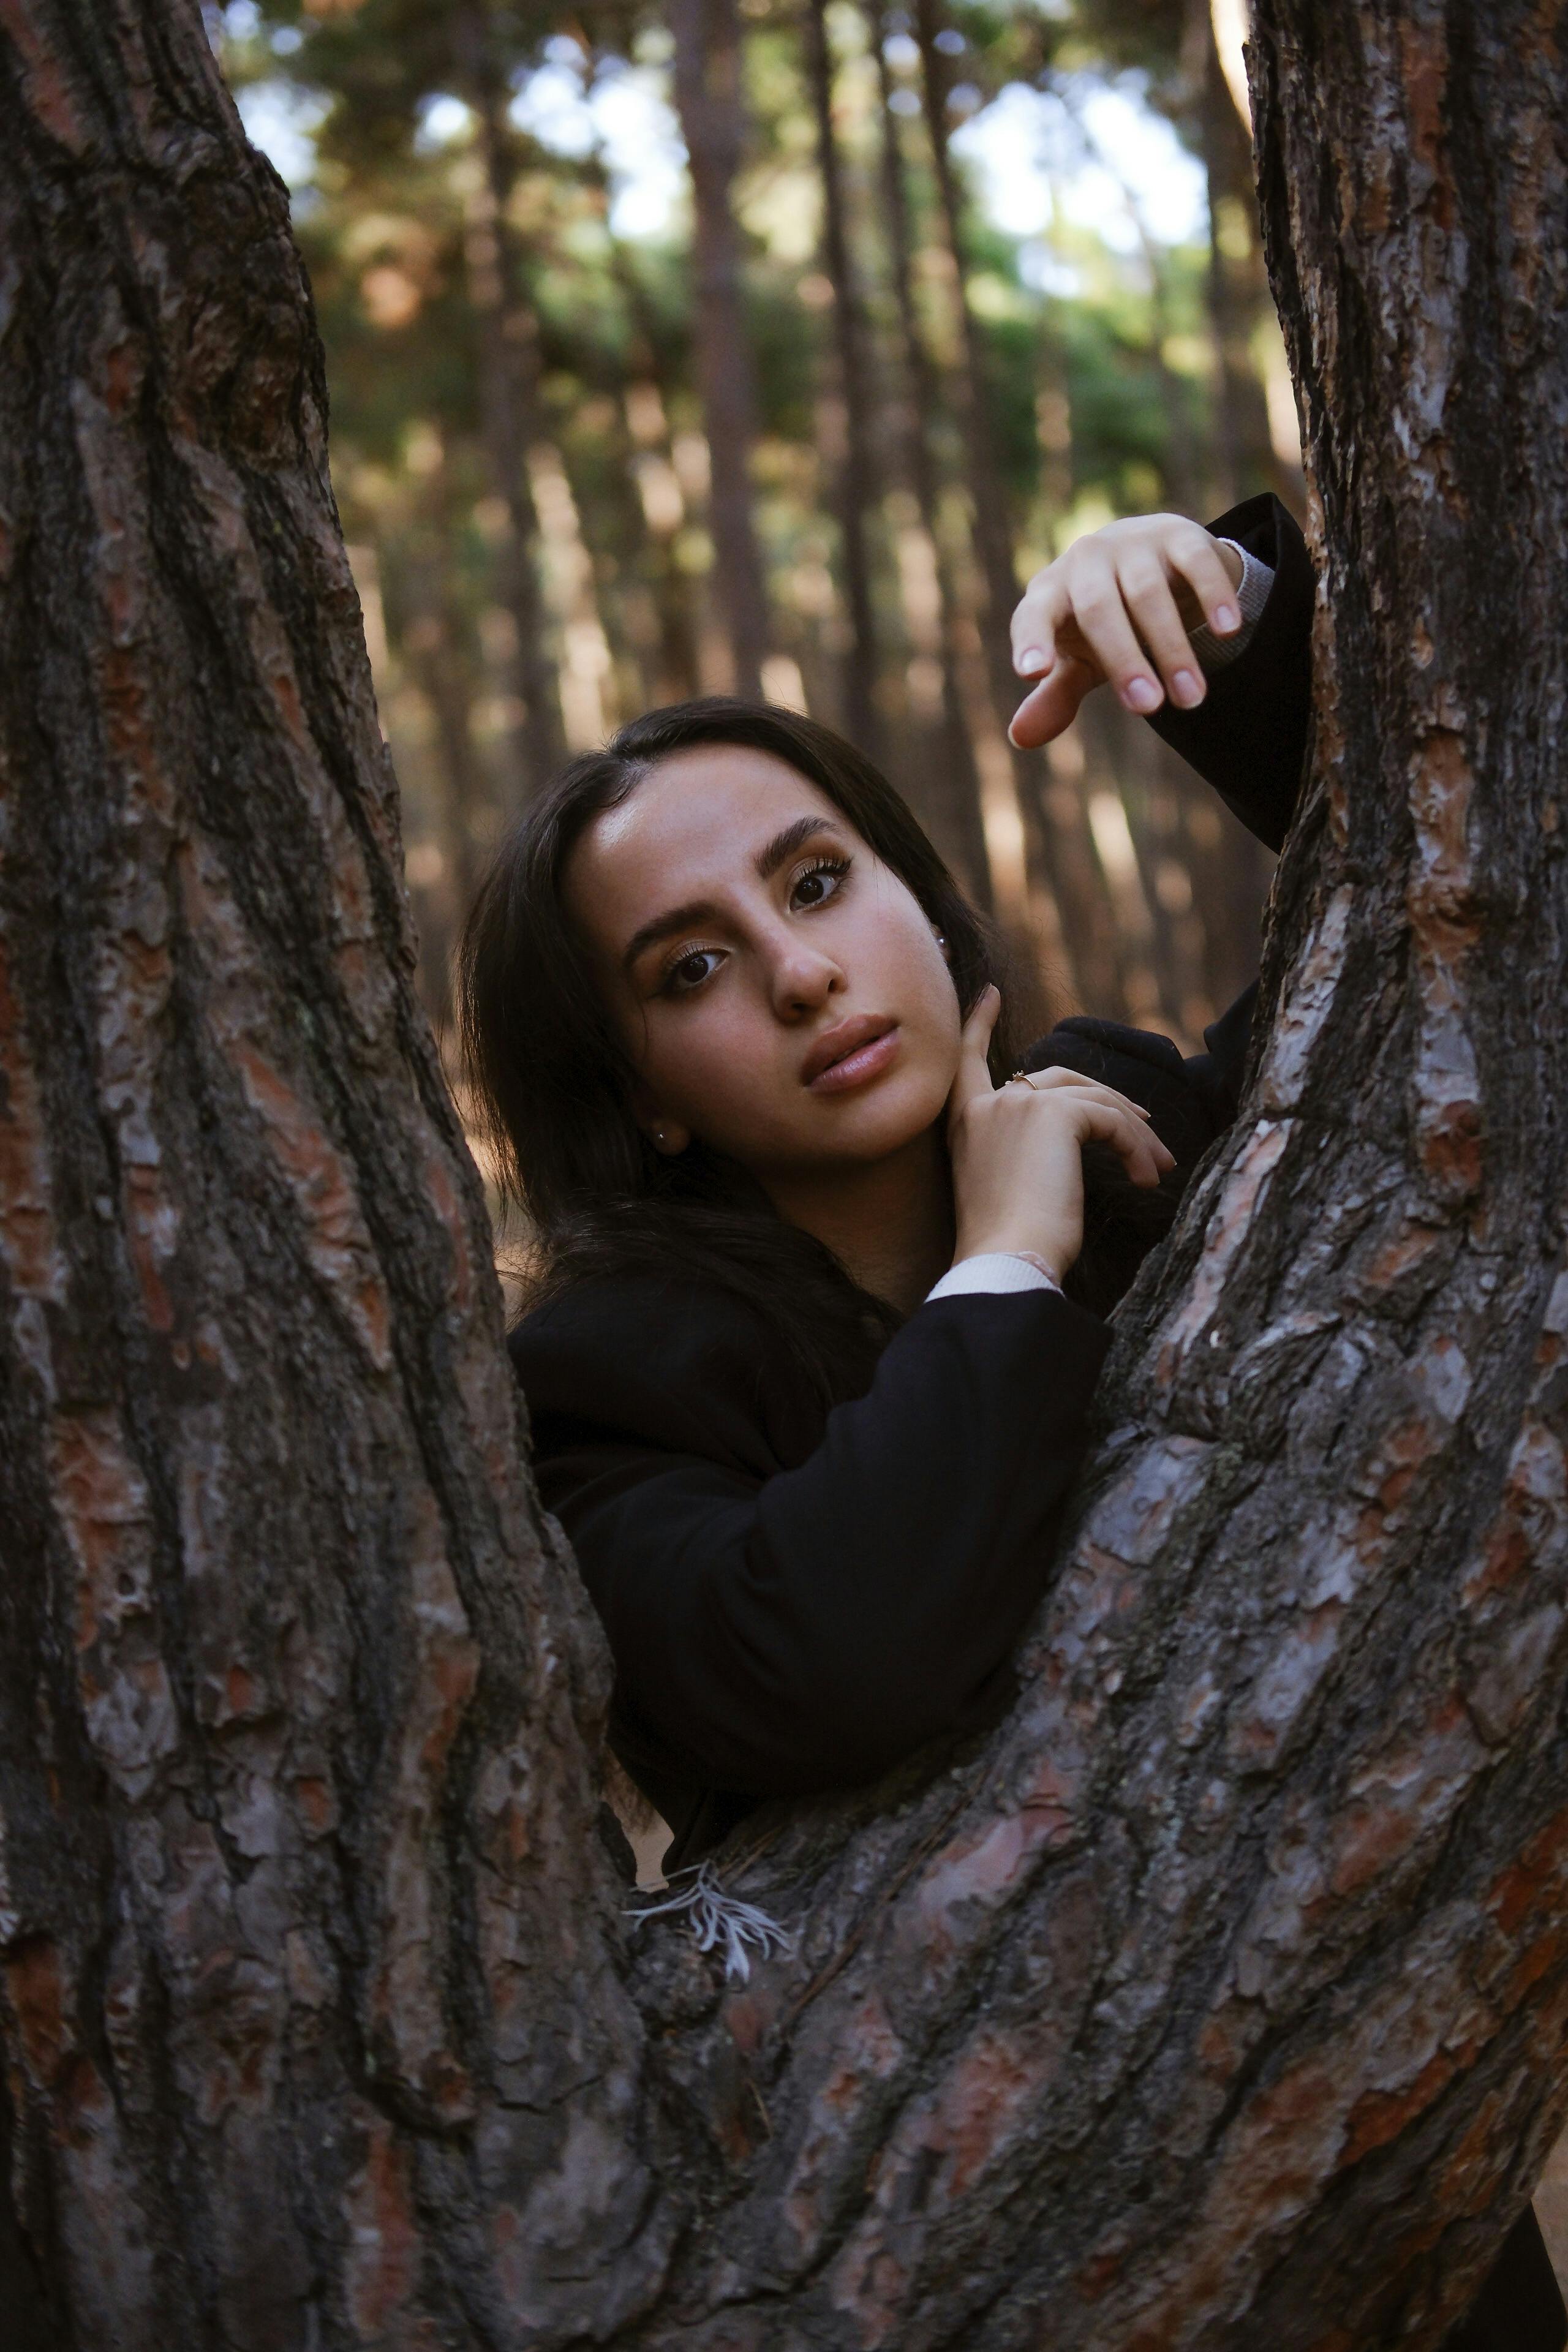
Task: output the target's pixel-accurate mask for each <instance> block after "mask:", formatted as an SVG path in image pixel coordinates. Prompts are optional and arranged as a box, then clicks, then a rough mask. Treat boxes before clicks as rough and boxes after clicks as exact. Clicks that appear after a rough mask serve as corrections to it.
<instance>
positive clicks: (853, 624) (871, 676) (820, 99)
mask: <svg viewBox="0 0 1568 2352" xmlns="http://www.w3.org/2000/svg"><path fill="white" fill-rule="evenodd" d="M805 54H806V66H807V73H808V78H809V79H810V82H811V94H812V101H813V104H814V106H815V109H816V152H817V165H818V169H819V171H820V173H821V176H822V248H823V263H824V267H825V268H826V272H827V278H828V281H829V283H830V284H831V286H832V288H833V342H834V354H835V358H836V361H837V392H838V399H839V403H840V404H841V409H842V415H843V448H842V452H841V454H840V457H839V461H838V467H837V479H836V482H835V485H834V488H835V498H834V505H835V508H836V510H837V520H838V541H839V548H840V552H841V558H842V562H843V567H844V601H845V604H846V605H847V610H848V622H849V647H848V651H847V655H846V656H845V662H844V717H845V727H846V731H847V734H848V735H849V737H850V739H851V740H853V741H854V742H857V743H858V744H859V745H860V747H861V749H862V750H863V751H866V752H868V754H869V755H870V757H871V758H872V759H874V760H879V759H880V757H881V732H882V730H881V721H880V719H879V713H878V709H877V667H878V665H877V621H876V614H875V611H874V609H873V606H872V602H871V557H870V549H869V546H868V538H867V529H866V525H867V520H868V517H869V516H870V515H871V514H872V513H873V512H874V510H875V508H876V503H877V472H878V468H877V463H876V458H875V457H874V455H873V452H872V446H871V391H870V384H869V382H868V374H867V354H866V317H865V309H864V305H863V304H862V301H861V299H860V285H859V273H858V270H857V269H856V268H855V263H854V258H853V256H852V254H851V251H850V245H849V222H848V215H847V205H846V204H845V197H844V172H843V166H842V163H841V162H840V160H839V154H838V137H837V131H836V130H835V128H834V122H833V53H832V49H831V47H830V46H829V43H828V37H827V0H809V5H808V6H807V8H806V12H805Z"/></svg>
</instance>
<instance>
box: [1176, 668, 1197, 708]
mask: <svg viewBox="0 0 1568 2352" xmlns="http://www.w3.org/2000/svg"><path fill="white" fill-rule="evenodd" d="M1203 698H1204V682H1203V680H1202V678H1201V677H1196V676H1194V673H1193V671H1191V670H1190V669H1179V670H1178V671H1177V672H1176V674H1175V676H1174V677H1173V678H1172V680H1171V699H1172V701H1173V702H1178V703H1180V705H1181V707H1182V709H1184V710H1190V709H1192V708H1193V705H1194V703H1195V702H1201V701H1202V700H1203Z"/></svg>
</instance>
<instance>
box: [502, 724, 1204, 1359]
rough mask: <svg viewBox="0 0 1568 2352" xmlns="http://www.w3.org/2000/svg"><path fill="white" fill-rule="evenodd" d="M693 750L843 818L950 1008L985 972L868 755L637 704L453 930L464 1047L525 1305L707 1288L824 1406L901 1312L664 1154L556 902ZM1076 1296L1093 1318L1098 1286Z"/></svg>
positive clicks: (729, 1174)
mask: <svg viewBox="0 0 1568 2352" xmlns="http://www.w3.org/2000/svg"><path fill="white" fill-rule="evenodd" d="M707 743H716V744H726V743H728V744H736V745H743V746H745V747H747V748H749V749H751V750H754V751H767V752H771V753H772V754H773V756H774V757H775V758H776V759H780V760H783V761H784V762H785V763H786V764H787V765H788V766H789V767H791V768H793V769H794V770H795V772H796V773H797V774H798V775H802V776H804V777H805V778H806V779H807V780H808V781H809V782H811V783H814V784H815V785H816V787H817V789H818V790H819V791H820V792H821V793H824V794H825V795H826V798H827V799H828V800H830V801H831V802H832V803H833V804H834V806H835V807H836V808H837V809H839V810H841V811H842V813H843V814H844V815H845V816H846V817H847V819H848V821H849V823H850V824H852V825H853V826H854V828H855V830H856V832H857V833H858V835H860V837H861V839H862V840H863V841H865V842H866V843H867V844H868V845H869V847H870V848H871V849H872V851H873V852H874V853H875V854H876V856H878V857H879V859H880V860H881V862H882V863H883V865H885V866H888V867H889V868H890V870H891V871H892V872H893V873H895V874H896V875H897V876H898V877H899V878H900V881H902V882H903V883H904V884H905V885H906V886H907V887H908V888H909V889H910V892H911V893H912V894H913V896H914V898H916V899H917V900H918V901H919V903H920V906H921V908H922V910H923V911H924V913H925V914H926V916H927V917H928V918H929V919H930V920H931V922H932V923H933V924H934V925H935V927H936V929H937V930H938V931H939V932H940V933H942V936H943V938H944V939H945V940H946V943H947V955H948V965H949V969H950V971H952V982H953V987H954V989H955V991H956V992H957V996H958V1002H959V1007H960V1011H961V1013H964V1014H967V1013H969V1011H970V1010H971V1008H972V1007H973V1004H974V1003H976V1002H977V1000H978V998H979V996H980V994H981V992H982V991H983V990H984V987H985V986H986V984H987V982H990V981H991V980H993V979H994V978H996V977H997V974H998V969H999V961H1000V960H999V955H998V950H997V946H996V943H995V941H994V938H993V935H992V933H991V932H990V930H989V929H988V928H987V926H986V925H985V923H984V920H983V919H982V918H981V917H980V916H979V915H978V914H977V913H976V911H975V909H974V908H973V907H972V906H971V905H970V904H969V902H968V900H967V899H966V898H964V896H963V892H962V891H961V890H960V889H959V887H958V886H957V884H956V883H955V882H954V880H953V878H952V875H951V874H950V873H949V872H948V870H947V867H946V866H945V865H944V864H943V863H942V859H941V857H940V856H938V855H937V853H936V851H935V849H934V848H933V847H932V845H931V842H930V841H929V840H928V839H927V838H926V835H925V834H924V833H923V832H922V831H921V827H920V825H919V824H917V823H916V821H915V818H914V816H913V815H912V814H911V813H910V809H909V808H908V806H907V805H906V803H904V801H903V800H902V799H901V798H900V795H899V793H897V792H896V791H895V790H894V789H893V787H892V785H891V784H890V783H889V782H888V781H887V779H886V777H884V776H883V775H882V774H881V773H880V772H879V770H878V769H877V768H876V767H874V766H873V765H872V763H871V761H869V760H868V759H867V758H866V756H865V755H864V753H863V752H861V751H858V750H857V749H856V747H855V746H854V744H852V743H850V742H847V741H846V740H845V739H844V738H843V737H842V736H840V735H837V734H835V733H834V732H833V731H832V730H831V729H829V728H826V727H823V726H819V725H818V724H817V723H816V720H815V719H806V718H803V717H801V716H799V715H798V714H797V713H795V711H792V710H784V709H777V708H775V707H773V706H769V705H759V704H754V703H747V702H739V701H732V700H731V699H729V698H727V697H721V696H709V697H705V698H701V699H700V700H697V701H691V702H679V703H674V704H671V705H670V706H669V707H668V709H661V710H651V711H648V712H647V713H646V714H645V715H644V716H643V717H642V718H640V719H633V720H632V721H631V722H630V724H629V725H627V726H626V727H623V728H622V729H621V730H619V732H618V733H617V734H616V735H615V736H613V737H612V738H611V740H610V741H609V743H608V744H607V745H606V746H605V749H604V750H603V751H590V752H586V753H584V755H583V756H582V757H581V758H580V759H576V760H574V761H572V763H571V765H570V766H569V767H567V768H566V769H565V770H564V771H563V773H562V774H561V775H560V776H559V777H558V778H557V780H556V782H554V783H553V784H552V785H551V786H549V787H548V789H547V790H546V791H545V792H544V793H542V794H541V796H540V797H539V799H538V800H536V801H535V802H534V803H532V804H531V807H529V808H528V809H527V810H526V811H525V812H524V814H523V815H522V816H521V818H520V819H519V820H518V822H517V823H516V824H514V825H513V826H512V827H511V829H510V832H509V833H508V834H507V835H505V837H504V838H503V840H502V841H501V843H500V846H499V848H498V849H497V851H496V854H495V856H494V858H493V859H492V861H491V864H490V866H489V871H488V872H487V874H486V876H485V878H484V881H483V883H482V884H481V886H480V888H479V895H478V897H477V898H476V899H475V901H474V905H473V908H472V911H471V912H470V914H469V917H468V923H467V925H466V927H465V930H464V934H463V940H462V946H461V950H460V955H459V975H458V997H459V1006H460V1018H461V1024H462V1042H463V1047H464V1053H465V1057H466V1060H467V1065H468V1073H469V1076H470V1078H471V1081H472V1084H473V1087H474V1092H475V1097H476V1108H477V1110H478V1114H479V1125H480V1129H481V1132H482V1133H483V1135H484V1138H485V1140H486V1141H487V1142H488V1144H489V1147H490V1150H491V1151H492V1153H493V1155H494V1160H495V1164H496V1167H497V1171H498V1173H499V1177H500V1186H501V1190H502V1192H503V1195H504V1196H506V1197H509V1198H510V1200H512V1201H513V1202H516V1203H517V1204H518V1205H519V1206H520V1207H521V1209H522V1211H523V1212H524V1213H525V1215H526V1217H527V1218H528V1220H529V1222H530V1223H531V1227H532V1229H533V1233H534V1235H535V1236H536V1237H537V1243H538V1249H539V1255H540V1261H541V1263H540V1265H539V1267H538V1270H537V1272H536V1274H535V1276H534V1278H533V1281H532V1283H531V1295H530V1302H529V1303H530V1305H536V1304H539V1303H542V1301H543V1300H544V1299H546V1298H548V1297H553V1296H555V1295H557V1294H558V1293H559V1292H560V1291H562V1290H563V1289H564V1288H566V1287H568V1286H571V1285H574V1284H575V1283H578V1282H580V1281H584V1280H585V1279H590V1278H593V1277H595V1276H605V1275H626V1274H633V1273H636V1274H655V1275H659V1276H670V1275H672V1274H673V1275H675V1276H678V1277H681V1278H688V1279H699V1280H708V1281H710V1282H717V1283H721V1284H722V1285H723V1286H724V1287H725V1288H727V1289H728V1290H730V1291H731V1293H733V1294H736V1295H738V1296H739V1297H741V1298H742V1299H743V1300H744V1301H745V1302H746V1303H747V1304H748V1305H749V1306H751V1307H752V1308H753V1309H754V1310H755V1311H756V1312H757V1313H758V1314H759V1316H760V1317H761V1318H763V1320H765V1321H766V1322H768V1323H769V1324H771V1325H772V1326H773V1327H774V1328H777V1329H778V1330H779V1331H780V1332H781V1334H782V1336H783V1337H784V1339H785V1341H786V1343H787V1344H788V1345H789V1347H790V1349H791V1350H792V1352H793V1353H794V1355H795V1359H796V1360H797V1361H798V1362H799V1363H800V1364H801V1365H802V1367H803V1368H804V1369H805V1370H806V1372H807V1373H808V1375H809V1376H810V1378H811V1380H812V1382H813V1385H814V1387H815V1388H816V1391H817V1392H818V1394H819V1396H820V1397H821V1398H822V1400H823V1402H825V1403H831V1402H837V1400H839V1399H840V1398H843V1397H846V1396H850V1395H854V1394H858V1393H859V1392H860V1391H862V1390H863V1389H864V1388H865V1386H866V1385H867V1383H868V1381H869V1379H870V1375H871V1370H872V1368H873V1366H874V1364H875V1361H876V1358H877V1355H878V1353H879V1350H880V1349H881V1347H882V1345H883V1344H884V1343H885V1341H886V1340H887V1339H888V1338H889V1335H890V1333H891V1332H892V1330H893V1329H894V1328H896V1327H897V1323H898V1320H899V1318H898V1317H897V1315H896V1314H895V1313H894V1311H893V1310H892V1308H890V1307H889V1306H888V1305H887V1304H886V1303H885V1302H884V1301H882V1300H880V1299H876V1298H873V1297H870V1296H869V1294H868V1293H867V1292H865V1291H863V1290H861V1289H859V1288H858V1286H857V1285H856V1284H855V1283H853V1282H852V1281H851V1280H850V1278H849V1276H848V1275H847V1273H846V1272H845V1270H844V1268H843V1266H842V1265H840V1264H839V1262H838V1261H837V1258H835V1257H834V1256H833V1255H832V1254H831V1252H829V1251H828V1250H827V1249H826V1248H825V1247H824V1245H823V1244H821V1243H819V1242H817V1241H815V1240H814V1239H813V1238H812V1237H811V1236H810V1235H809V1234H804V1233H801V1232H800V1231H798V1230H797V1229H796V1228H795V1227H794V1226H792V1225H788V1224H786V1223H784V1220H783V1219H782V1218H781V1217H780V1216H779V1215H778V1214H777V1213H776V1212H775V1211H774V1210H773V1206H772V1204H771V1202H769V1201H768V1199H767V1197H766V1195H765V1193H764V1192H763V1189H762V1187H761V1185H760V1184H758V1183H757V1182H756V1181H755V1180H754V1179H753V1178H752V1177H751V1176H750V1175H748V1174H747V1173H746V1171H744V1170H743V1169H742V1168H740V1167H738V1166H737V1165H736V1164H735V1163H734V1162H733V1161H732V1160H727V1159H725V1158H724V1157H723V1156H722V1155H721V1154H720V1153H718V1152H716V1151H713V1150H710V1148H709V1147H708V1146H707V1145H705V1144H703V1143H701V1142H700V1141H697V1140H693V1142H692V1143H691V1144H690V1145H689V1148H688V1149H687V1150H685V1151H683V1152H682V1153H680V1154H679V1157H676V1158H668V1157H667V1156H666V1155H664V1154H663V1153H660V1152H658V1151H656V1150H655V1149H654V1147H653V1145H652V1144H651V1143H650V1142H649V1141H648V1139H647V1137H646V1136H645V1135H644V1134H643V1133H642V1131H641V1129H639V1128H638V1126H637V1122H636V1120H635V1119H634V1118H633V1117H632V1113H631V1107H630V1096H631V1087H632V1081H633V1078H634V1075H635V1073H634V1071H633V1068H632V1066H631V1063H630V1061H629V1060H628V1058H627V1055H626V1051H625V1049H624V1047H623V1046H622V1045H621V1044H620V1041H619V1040H618V1038H617V1037H616V1034H615V1033H614V1030H613V1028H612V1026H611V1024H610V1021H609V1018H608V1016H607V1014H606V1013H605V1007H604V1005H603V1004H602V1003H601V1001H600V998H599V995H598V992H597V991H596V990H595V986H594V983H593V980H592V978H591V976H590V973H589V971H588V969H587V965H586V961H585V959H584V951H583V947H582V943H581V941H580V940H579V939H578V937H577V935H576V933H575V931H574V928H573V926H572V924H571V922H570V921H569V920H568V918H567V915H566V912H565V908H564V907H563V883H564V877H565V869H566V865H567V861H568V859H569V858H570V856H571V854H572V852H573V850H574V847H575V846H576V845H577V843H578V841H579V840H580V839H581V838H582V835H583V834H584V831H585V830H586V828H587V827H588V826H589V825H590V824H593V822H594V821H595V818H596V817H599V816H601V815H603V814H604V813H605V811H606V810H608V809H612V808H615V807H617V806H618V805H619V804H620V803H622V802H623V801H624V800H626V797H627V796H628V794H629V793H632V792H633V791H634V790H635V789H636V787H637V784H638V783H639V782H641V781H642V779H643V778H644V777H645V776H646V775H647V773H648V772H649V771H650V769H652V768H653V767H655V766H656V765H657V764H658V762H659V761H661V760H664V759H667V758H668V757H669V756H670V755H671V754H672V753H674V752H677V751H686V750H688V749H689V748H690V747H691V746H693V745H696V744H707ZM1002 1027H1003V1024H998V1034H997V1035H996V1036H995V1037H994V1039H993V1041H992V1048H991V1060H992V1068H993V1074H994V1076H997V1077H998V1078H1000V1077H1002V1076H1005V1075H1006V1073H1007V1071H1008V1070H1009V1069H1010V1068H1011V1067H1012V1066H1013V1061H1012V1053H1011V1045H1010V1042H1009V1041H1008V1040H1007V1039H1006V1038H1005V1036H1004V1035H1003V1034H1002ZM1110 1158H1111V1159H1112V1160H1114V1155H1110ZM1117 1172H1118V1174H1119V1173H1120V1169H1119V1166H1118V1171H1117ZM1124 1189H1125V1190H1126V1191H1127V1192H1130V1193H1131V1192H1136V1188H1135V1187H1132V1186H1131V1185H1128V1186H1126V1187H1125V1188H1124ZM1138 1205H1139V1207H1140V1208H1142V1202H1140V1203H1139V1204H1138ZM1168 1216H1169V1213H1168V1211H1167V1212H1166V1213H1165V1215H1164V1217H1163V1219H1162V1220H1161V1230H1163V1223H1167V1222H1168ZM1155 1237H1156V1236H1155V1234H1152V1233H1151V1234H1149V1236H1148V1239H1147V1240H1142V1242H1141V1243H1140V1245H1139V1246H1138V1248H1137V1251H1136V1256H1142V1252H1143V1250H1144V1249H1146V1248H1147V1247H1148V1246H1149V1243H1150V1241H1152V1239H1154V1238H1155ZM1133 1263H1134V1265H1135V1259H1134V1261H1133ZM1126 1279H1128V1280H1130V1279H1131V1272H1129V1274H1128V1275H1127V1277H1126ZM1120 1287H1121V1288H1124V1287H1125V1281H1122V1282H1121V1284H1120ZM1117 1295H1119V1292H1118V1294H1117ZM1086 1303H1092V1304H1094V1305H1096V1306H1097V1307H1101V1311H1104V1309H1103V1307H1102V1306H1101V1302H1100V1299H1099V1298H1096V1299H1093V1300H1092V1301H1089V1302H1086Z"/></svg>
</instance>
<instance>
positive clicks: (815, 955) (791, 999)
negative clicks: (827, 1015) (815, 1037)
mask: <svg viewBox="0 0 1568 2352" xmlns="http://www.w3.org/2000/svg"><path fill="white" fill-rule="evenodd" d="M772 982H773V1009H774V1011H775V1012H776V1013H778V1014H779V1015H780V1016H781V1018H783V1019H784V1020H786V1021H789V1020H796V1019H798V1018H799V1016H800V1015H801V1014H802V1013H815V1012H816V1011H817V1010H818V1008H819V1007H820V1006H822V1005H823V1004H825V1003H826V1002H827V999H828V998H829V997H830V996H832V995H833V994H834V993H835V992H836V991H837V990H838V989H841V988H842V987H843V986H844V973H843V971H842V969H841V968H840V966H839V965H838V964H837V963H835V961H834V960H833V958H832V957H831V956H828V955H824V954H822V953H821V952H820V950H816V949H814V948H809V947H807V946H806V944H805V941H804V940H780V941H779V942H778V944H777V947H776V949H775V951H774V954H773V969H772Z"/></svg>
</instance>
